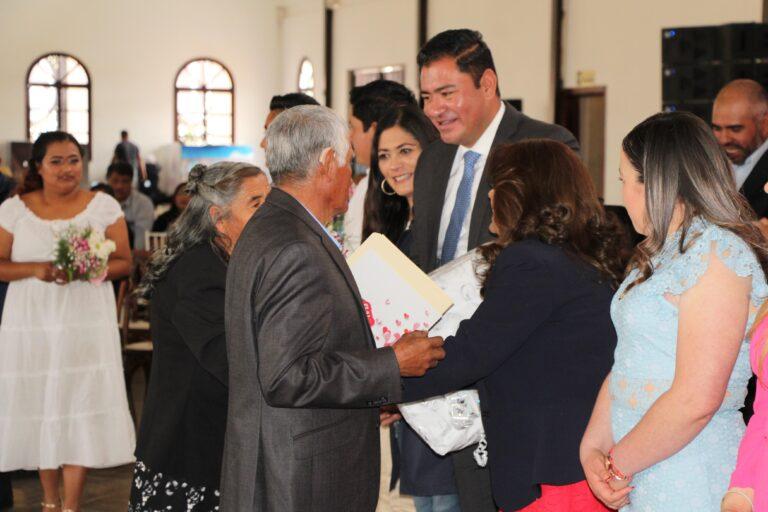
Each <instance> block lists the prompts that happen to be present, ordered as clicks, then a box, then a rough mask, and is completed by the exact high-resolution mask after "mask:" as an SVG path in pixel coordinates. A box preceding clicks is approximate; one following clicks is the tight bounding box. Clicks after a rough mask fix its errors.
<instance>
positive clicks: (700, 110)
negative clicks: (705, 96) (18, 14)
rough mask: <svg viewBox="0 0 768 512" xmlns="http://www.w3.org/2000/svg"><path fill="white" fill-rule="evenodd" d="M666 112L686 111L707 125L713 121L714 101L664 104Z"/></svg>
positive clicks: (663, 107) (663, 108)
mask: <svg viewBox="0 0 768 512" xmlns="http://www.w3.org/2000/svg"><path fill="white" fill-rule="evenodd" d="M662 110H663V111H664V112H676V111H678V110H679V111H685V112H690V113H692V114H694V115H696V116H698V117H700V118H701V119H703V120H705V121H706V122H707V123H709V122H710V120H711V119H712V101H690V102H687V103H664V105H663V106H662Z"/></svg>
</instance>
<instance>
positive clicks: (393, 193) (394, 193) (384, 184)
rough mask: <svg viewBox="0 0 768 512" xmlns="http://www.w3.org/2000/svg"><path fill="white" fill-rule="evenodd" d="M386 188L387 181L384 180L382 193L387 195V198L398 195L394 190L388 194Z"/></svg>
mask: <svg viewBox="0 0 768 512" xmlns="http://www.w3.org/2000/svg"><path fill="white" fill-rule="evenodd" d="M386 186H387V180H386V179H382V180H381V187H380V188H381V191H382V192H383V193H384V195H386V196H394V195H397V192H395V191H394V190H392V192H387V188H386ZM390 188H391V187H390Z"/></svg>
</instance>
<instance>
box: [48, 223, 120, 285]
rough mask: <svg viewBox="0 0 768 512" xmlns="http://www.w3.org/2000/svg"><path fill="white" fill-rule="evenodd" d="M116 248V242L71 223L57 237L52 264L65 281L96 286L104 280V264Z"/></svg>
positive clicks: (88, 228)
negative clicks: (84, 282) (85, 282)
mask: <svg viewBox="0 0 768 512" xmlns="http://www.w3.org/2000/svg"><path fill="white" fill-rule="evenodd" d="M115 249H116V246H115V242H113V241H112V240H108V239H106V238H105V237H104V234H103V233H102V232H99V231H95V230H94V229H93V228H91V227H90V226H86V227H84V228H79V227H77V226H75V225H74V224H70V225H69V226H68V227H67V228H66V229H65V230H63V231H62V232H60V233H59V234H58V239H57V240H56V248H55V250H54V261H53V263H54V265H55V266H56V268H58V269H60V270H62V271H63V272H64V273H65V274H66V275H67V281H90V282H91V283H94V284H99V283H101V282H102V281H104V279H105V278H106V277H107V262H108V260H109V255H110V254H112V253H113V252H114V251H115Z"/></svg>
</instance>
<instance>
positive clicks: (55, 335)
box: [0, 193, 135, 471]
mask: <svg viewBox="0 0 768 512" xmlns="http://www.w3.org/2000/svg"><path fill="white" fill-rule="evenodd" d="M122 215H123V213H122V210H121V209H120V205H119V204H118V203H117V201H115V200H114V199H113V198H112V197H110V196H108V195H106V194H102V193H97V194H96V195H95V196H94V198H93V199H92V200H91V201H90V203H89V204H88V206H87V207H86V209H85V210H83V211H82V212H80V213H79V214H77V215H76V216H74V217H72V218H71V219H66V220H53V221H49V220H43V219H40V218H39V217H37V216H36V215H35V214H34V213H32V211H31V210H29V208H27V206H26V205H25V204H24V202H23V201H22V200H21V199H20V198H19V197H18V196H17V197H13V198H11V199H8V200H7V201H5V202H4V203H3V204H2V205H0V227H2V228H3V229H4V230H6V231H7V232H9V233H11V234H13V247H12V250H11V260H12V261H16V262H34V261H40V262H42V261H51V259H52V255H53V249H54V242H55V239H56V233H57V232H58V231H60V230H62V229H64V228H66V227H67V226H68V225H70V224H75V225H77V226H79V227H83V226H85V225H90V226H91V228H92V229H94V230H97V231H101V232H103V231H104V230H105V229H106V228H107V226H109V225H111V224H113V223H114V222H115V221H116V220H117V219H118V218H120V217H121V216H122ZM119 336H120V335H119V331H118V327H117V313H116V310H115V296H114V291H113V287H112V283H111V282H108V281H107V282H103V283H101V284H98V285H94V284H91V283H88V282H74V283H69V284H66V285H57V284H55V283H45V282H43V281H40V280H38V279H35V278H28V279H21V280H18V281H13V282H12V283H10V285H9V287H8V294H7V296H6V299H5V307H4V309H3V316H2V323H0V471H12V470H16V469H38V468H41V469H53V468H57V467H59V466H61V465H62V464H75V465H81V466H86V467H92V468H97V467H108V466H115V465H120V464H124V463H128V462H131V461H132V460H133V450H134V444H135V433H134V427H133V421H132V419H131V416H130V413H129V411H128V402H127V396H126V392H125V382H124V380H123V366H122V357H121V349H120V337H119Z"/></svg>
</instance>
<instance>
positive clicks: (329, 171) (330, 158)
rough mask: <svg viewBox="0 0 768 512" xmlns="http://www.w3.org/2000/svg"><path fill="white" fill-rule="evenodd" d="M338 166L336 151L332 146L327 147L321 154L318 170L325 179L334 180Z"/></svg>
mask: <svg viewBox="0 0 768 512" xmlns="http://www.w3.org/2000/svg"><path fill="white" fill-rule="evenodd" d="M337 168H338V163H337V161H336V152H335V151H334V150H333V149H332V148H325V149H324V150H323V152H322V153H321V154H320V166H319V168H318V170H317V172H318V173H319V175H320V176H321V177H322V178H323V179H324V180H330V181H333V179H334V177H335V174H336V171H337Z"/></svg>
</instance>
